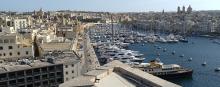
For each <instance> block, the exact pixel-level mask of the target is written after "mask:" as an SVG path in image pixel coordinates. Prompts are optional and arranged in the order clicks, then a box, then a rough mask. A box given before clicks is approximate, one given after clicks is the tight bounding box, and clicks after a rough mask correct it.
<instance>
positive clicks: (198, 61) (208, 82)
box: [128, 37, 220, 87]
mask: <svg viewBox="0 0 220 87" xmlns="http://www.w3.org/2000/svg"><path fill="white" fill-rule="evenodd" d="M188 40H189V42H188V43H181V42H179V43H154V44H151V43H136V44H131V45H130V46H129V47H128V49H130V50H135V51H139V52H140V53H142V54H144V57H145V58H146V59H145V62H149V61H150V60H152V59H155V58H160V60H161V61H162V62H163V63H164V64H179V65H181V66H183V67H186V68H191V69H193V71H194V72H193V76H192V78H181V79H172V80H169V81H171V82H174V83H176V84H179V85H181V86H183V87H220V72H215V68H217V67H220V44H216V43H213V40H210V38H204V37H190V38H188ZM173 51H175V54H174V55H173V54H172V52H173ZM180 56H182V57H180ZM189 59H192V61H189ZM204 62H206V63H207V64H206V66H202V63H204Z"/></svg>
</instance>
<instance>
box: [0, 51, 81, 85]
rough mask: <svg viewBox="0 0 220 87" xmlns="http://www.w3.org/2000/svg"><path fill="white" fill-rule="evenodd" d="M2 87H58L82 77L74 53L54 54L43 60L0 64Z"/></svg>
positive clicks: (23, 60) (0, 82)
mask: <svg viewBox="0 0 220 87" xmlns="http://www.w3.org/2000/svg"><path fill="white" fill-rule="evenodd" d="M0 66H1V67H0V87H57V86H58V85H59V84H61V83H63V82H66V81H68V80H71V79H73V78H75V77H77V76H79V75H80V69H81V68H80V67H81V65H80V61H79V60H78V59H77V58H76V56H75V55H74V54H73V53H72V52H52V53H48V54H47V55H45V56H44V59H41V60H31V59H22V60H18V61H17V62H2V63H1V64H0Z"/></svg>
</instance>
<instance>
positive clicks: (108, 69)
mask: <svg viewBox="0 0 220 87" xmlns="http://www.w3.org/2000/svg"><path fill="white" fill-rule="evenodd" d="M77 86H78V87H84V86H86V87H137V86H138V87H181V86H179V85H176V84H174V83H171V82H169V81H166V80H163V79H161V78H158V77H156V76H153V75H151V74H148V73H147V72H143V71H141V70H139V69H135V68H131V67H130V66H129V65H126V64H123V63H121V62H120V61H117V60H115V61H113V62H110V63H108V64H106V65H103V66H101V67H98V68H97V69H95V70H92V71H89V72H87V73H85V74H83V75H82V76H80V77H78V78H74V79H72V80H70V81H67V82H65V83H62V84H60V85H59V87H77Z"/></svg>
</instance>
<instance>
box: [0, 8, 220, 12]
mask: <svg viewBox="0 0 220 87" xmlns="http://www.w3.org/2000/svg"><path fill="white" fill-rule="evenodd" d="M39 10H40V9H37V10H32V11H11V10H0V12H16V13H25V12H34V11H39ZM57 11H72V12H74V11H75V12H80V11H81V12H110V13H149V12H155V13H159V12H163V10H161V11H92V10H70V9H60V10H45V11H44V10H43V12H57ZM199 11H220V10H193V12H199ZM164 12H177V11H166V10H164Z"/></svg>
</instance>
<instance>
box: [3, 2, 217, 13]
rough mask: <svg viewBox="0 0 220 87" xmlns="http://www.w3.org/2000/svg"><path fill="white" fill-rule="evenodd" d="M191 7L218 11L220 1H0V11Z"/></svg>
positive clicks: (143, 9) (148, 9)
mask: <svg viewBox="0 0 220 87" xmlns="http://www.w3.org/2000/svg"><path fill="white" fill-rule="evenodd" d="M182 5H185V6H187V7H188V5H191V6H192V7H193V10H220V0H1V5H0V10H3V11H6V10H10V11H33V10H38V9H40V8H43V10H45V11H48V10H61V9H63V10H83V11H111V12H140V11H141V12H143V11H162V10H163V9H164V10H165V11H176V8H177V6H182Z"/></svg>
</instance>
